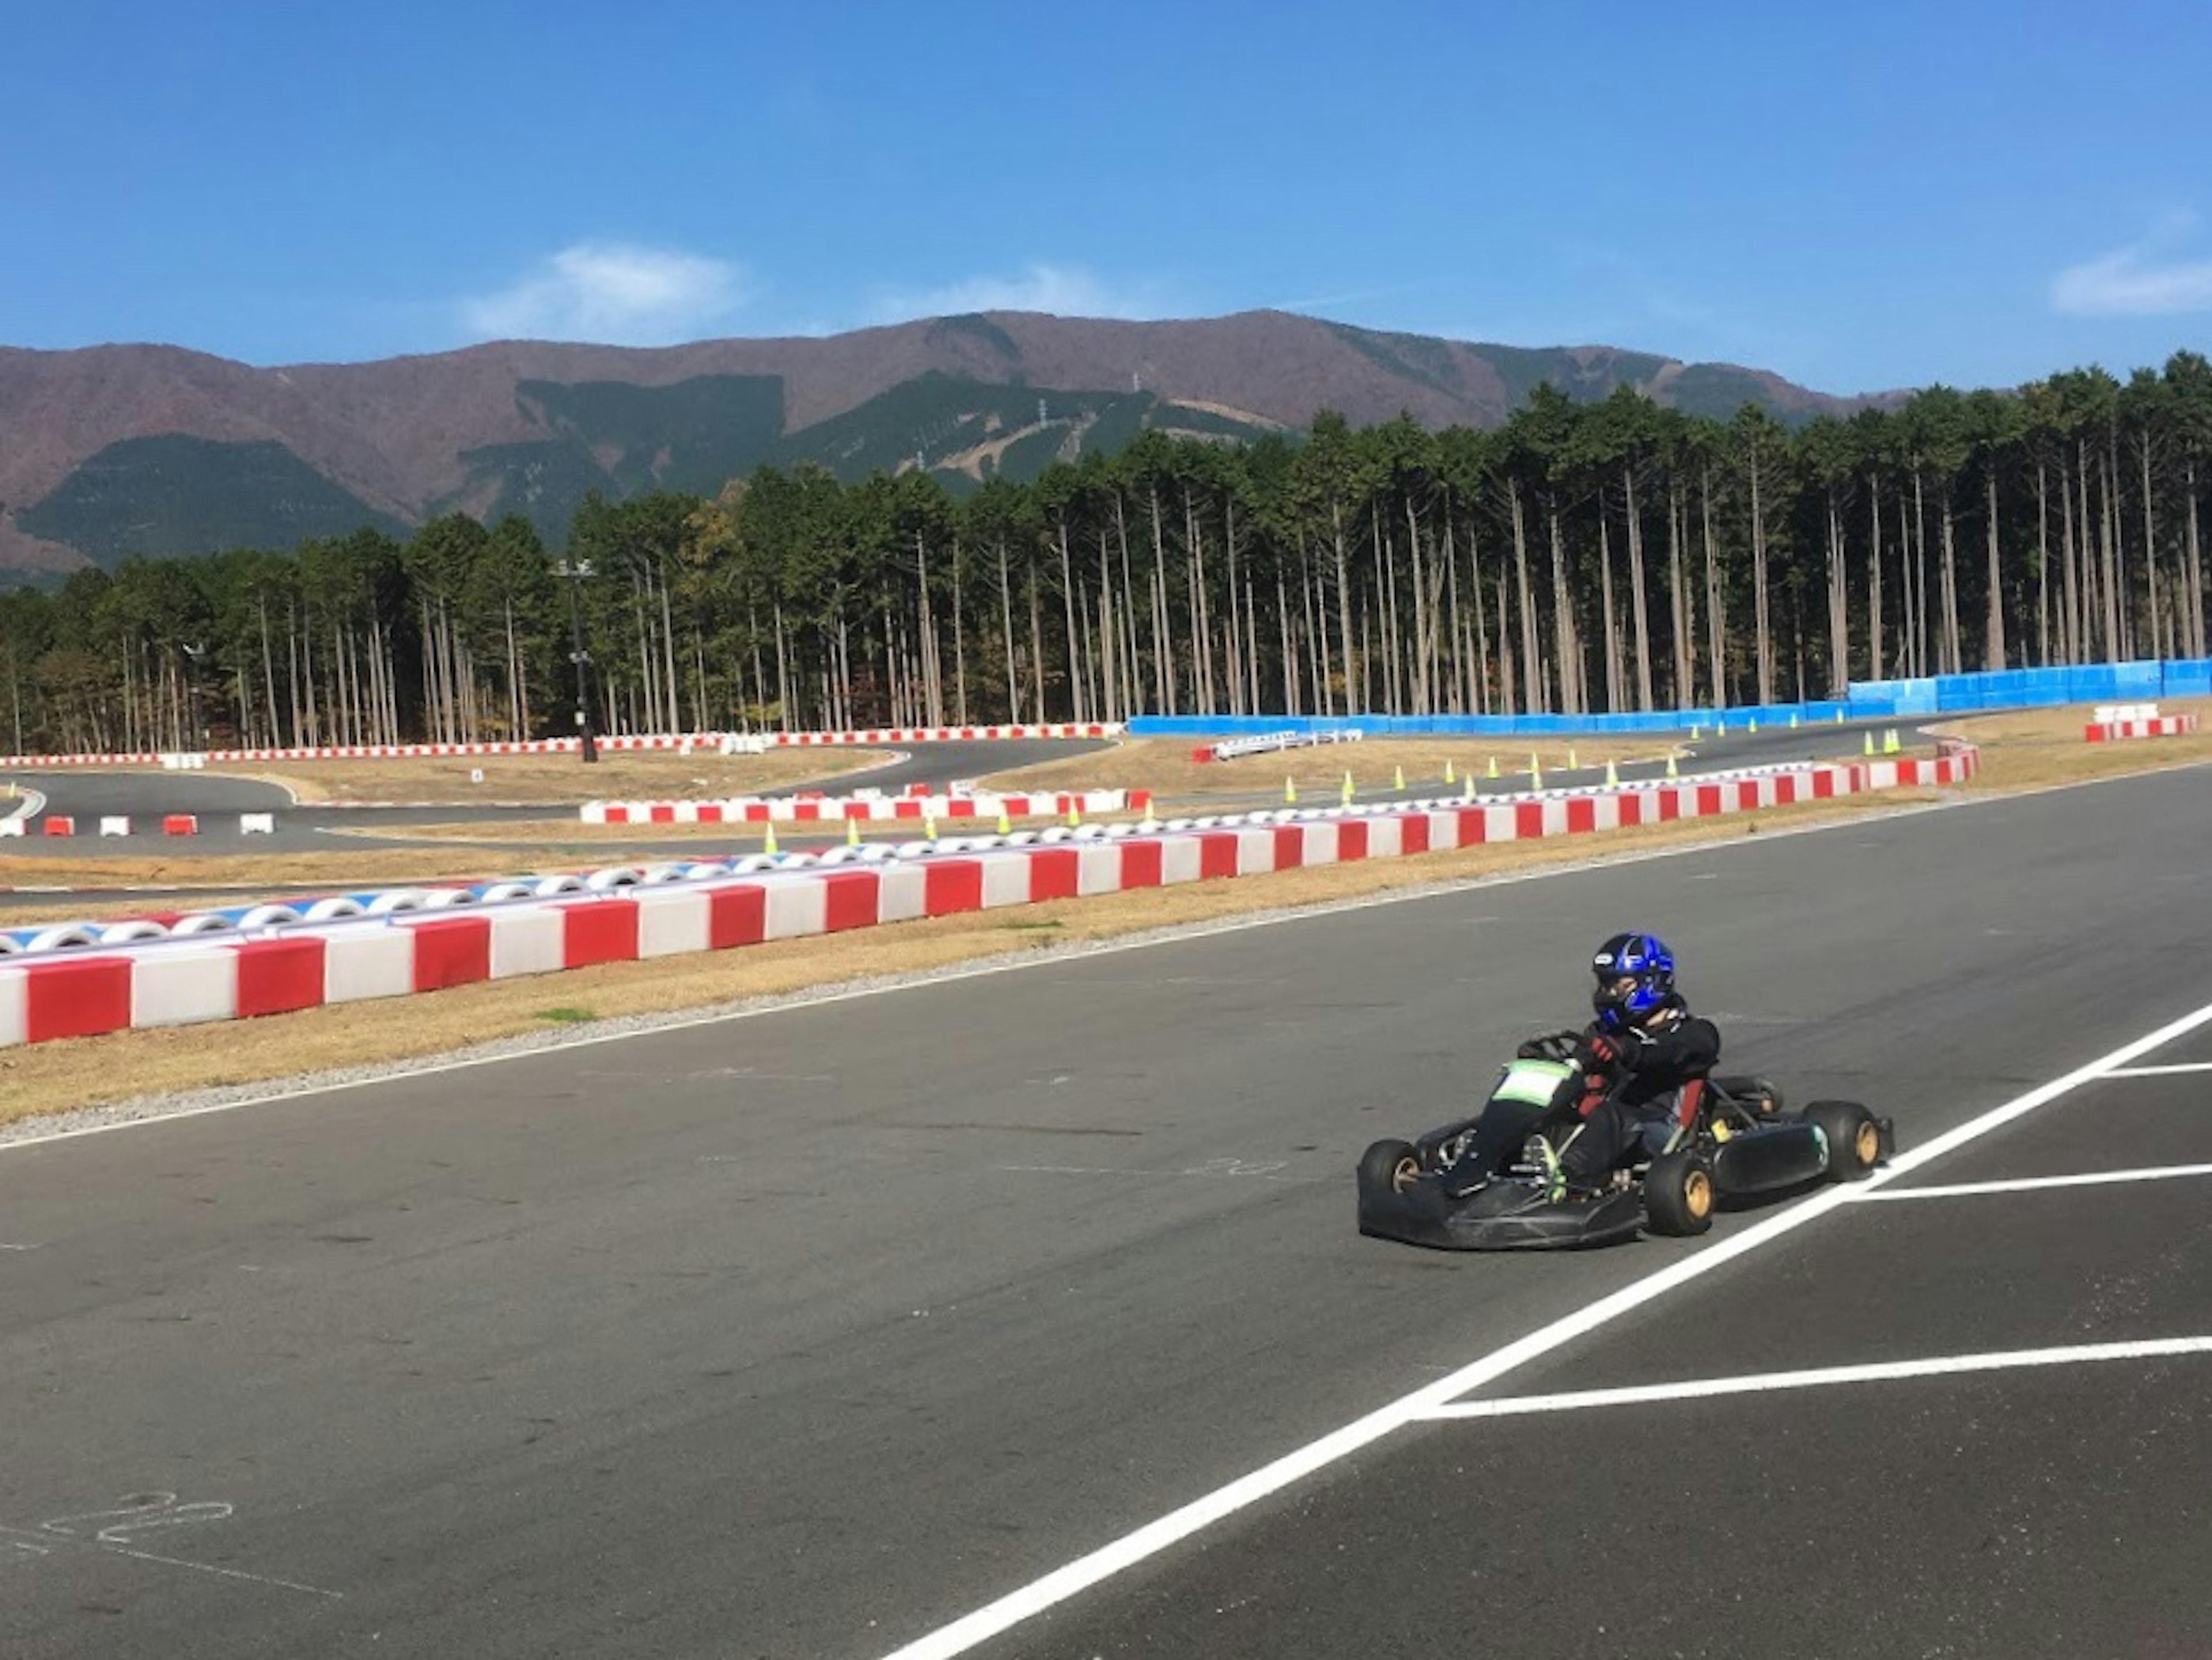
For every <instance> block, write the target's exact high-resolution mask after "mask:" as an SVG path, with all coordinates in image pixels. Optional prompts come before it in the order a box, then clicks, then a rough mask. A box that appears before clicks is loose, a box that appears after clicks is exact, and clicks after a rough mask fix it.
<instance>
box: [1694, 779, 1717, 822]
mask: <svg viewBox="0 0 2212 1660" xmlns="http://www.w3.org/2000/svg"><path fill="white" fill-rule="evenodd" d="M1720 810H1721V787H1720V786H1719V785H1718V784H1700V785H1699V786H1698V816H1699V818H1711V817H1712V816H1713V815H1714V814H1715V813H1717V812H1719V811H1720Z"/></svg>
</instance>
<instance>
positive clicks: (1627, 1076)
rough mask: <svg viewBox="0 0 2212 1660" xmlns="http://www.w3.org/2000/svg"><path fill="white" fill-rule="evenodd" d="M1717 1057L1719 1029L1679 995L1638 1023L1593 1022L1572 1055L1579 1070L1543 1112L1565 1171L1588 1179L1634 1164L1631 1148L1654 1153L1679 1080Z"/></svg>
mask: <svg viewBox="0 0 2212 1660" xmlns="http://www.w3.org/2000/svg"><path fill="white" fill-rule="evenodd" d="M1720 1058H1721V1034H1720V1029H1719V1028H1718V1027H1717V1026H1716V1025H1713V1023H1712V1022H1711V1021H1710V1020H1707V1019H1704V1018H1701V1017H1699V1016H1698V1015H1694V1014H1692V1013H1691V1012H1689V1010H1688V1009H1687V1008H1686V1007H1684V1006H1682V1004H1681V1002H1680V1000H1674V1001H1672V1002H1670V1003H1668V1005H1667V1006H1666V1007H1664V1008H1662V1009H1661V1010H1660V1011H1659V1012H1658V1013H1657V1014H1656V1015H1655V1016H1654V1017H1652V1018H1651V1020H1650V1024H1648V1025H1642V1026H1632V1027H1629V1028H1627V1029H1626V1030H1624V1031H1607V1030H1606V1029H1605V1028H1603V1027H1601V1026H1599V1025H1592V1026H1591V1027H1590V1028H1589V1031H1585V1032H1584V1033H1583V1041H1582V1048H1581V1049H1580V1050H1579V1052H1578V1053H1577V1056H1576V1059H1577V1061H1579V1062H1580V1063H1581V1066H1582V1073H1581V1074H1580V1075H1578V1076H1577V1077H1573V1078H1570V1079H1567V1080H1566V1082H1565V1084H1564V1085H1561V1088H1560V1093H1559V1098H1558V1099H1557V1100H1555V1101H1554V1102H1553V1104H1552V1107H1551V1110H1550V1111H1549V1112H1548V1113H1547V1115H1546V1116H1547V1125H1548V1127H1549V1130H1550V1134H1551V1140H1552V1142H1553V1146H1558V1147H1559V1162H1560V1164H1562V1165H1563V1166H1565V1170H1566V1173H1567V1174H1568V1176H1569V1177H1572V1178H1573V1179H1574V1180H1575V1181H1577V1182H1585V1183H1587V1182H1595V1181H1597V1180H1599V1179H1600V1178H1601V1177H1603V1176H1604V1175H1605V1174H1606V1173H1607V1171H1611V1170H1613V1169H1614V1168H1615V1167H1616V1166H1618V1165H1620V1164H1628V1163H1632V1162H1634V1160H1633V1158H1632V1156H1631V1155H1632V1154H1633V1153H1635V1152H1638V1150H1639V1148H1640V1149H1641V1151H1642V1152H1644V1154H1646V1155H1649V1156H1656V1154H1657V1153H1659V1152H1662V1150H1663V1149H1664V1147H1665V1146H1666V1142H1667V1138H1668V1135H1669V1134H1671V1131H1672V1127H1673V1120H1674V1113H1675V1111H1676V1110H1677V1109H1678V1108H1679V1106H1680V1104H1681V1092H1682V1087H1683V1085H1686V1084H1688V1083H1690V1082H1691V1081H1692V1080H1693V1079H1701V1078H1704V1077H1705V1076H1706V1075H1707V1074H1709V1073H1711V1071H1712V1069H1713V1067H1714V1065H1715V1064H1716V1063H1717V1061H1719V1060H1720ZM1577 1119H1579V1121H1580V1123H1581V1128H1580V1130H1579V1131H1577V1130H1576V1128H1575V1121H1576V1120H1577Z"/></svg>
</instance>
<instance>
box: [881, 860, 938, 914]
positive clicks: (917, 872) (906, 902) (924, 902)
mask: <svg viewBox="0 0 2212 1660" xmlns="http://www.w3.org/2000/svg"><path fill="white" fill-rule="evenodd" d="M928 889H929V874H928V873H927V871H925V870H924V869H923V868H922V867H921V866H920V865H886V866H884V868H883V869H882V870H881V871H879V872H878V873H877V876H876V921H878V922H911V921H915V920H916V919H917V918H919V917H921V916H922V915H926V914H927V911H928V898H927V896H928Z"/></svg>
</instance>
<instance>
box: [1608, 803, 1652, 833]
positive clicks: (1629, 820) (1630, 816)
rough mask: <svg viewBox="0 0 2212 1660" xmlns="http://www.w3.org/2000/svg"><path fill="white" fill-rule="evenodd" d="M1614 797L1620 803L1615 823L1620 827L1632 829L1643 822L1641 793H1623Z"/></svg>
mask: <svg viewBox="0 0 2212 1660" xmlns="http://www.w3.org/2000/svg"><path fill="white" fill-rule="evenodd" d="M1615 799H1616V800H1619V801H1620V818H1618V819H1616V820H1615V821H1614V822H1615V823H1617V824H1619V825H1620V827H1621V829H1623V830H1632V829H1633V828H1634V827H1635V826H1637V825H1638V824H1642V823H1643V822H1644V800H1645V798H1644V797H1643V796H1641V795H1623V796H1619V797H1617V798H1615Z"/></svg>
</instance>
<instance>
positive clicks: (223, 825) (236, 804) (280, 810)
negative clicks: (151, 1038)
mask: <svg viewBox="0 0 2212 1660" xmlns="http://www.w3.org/2000/svg"><path fill="white" fill-rule="evenodd" d="M1108 746H1109V745H1108V744H1107V743H1106V742H1105V741H1104V740H1102V739H1051V738H1013V739H990V740H981V739H979V740H976V741H975V742H971V743H961V742H951V743H943V744H922V745H915V746H914V747H913V749H912V750H911V751H903V752H901V754H900V755H899V757H898V758H897V759H896V760H893V761H890V762H886V763H884V765H882V766H879V767H870V768H867V769H863V770H860V771H857V772H856V771H852V770H846V771H843V772H840V773H835V774H833V775H830V776H828V777H825V778H823V779H820V780H817V781H809V782H805V783H798V784H792V785H789V786H786V787H780V788H779V792H778V793H779V794H795V793H797V792H799V791H801V790H810V789H839V790H848V789H856V788H872V789H880V790H884V791H886V792H892V793H895V792H897V791H902V790H904V789H906V788H907V787H908V786H909V785H913V784H929V785H936V786H942V785H945V784H949V783H951V782H952V781H954V780H956V779H964V778H972V777H975V776H976V775H978V774H979V773H981V772H1001V771H1012V769H1015V768H1017V767H1030V766H1037V765H1040V764H1042V763H1044V762H1048V761H1060V760H1066V758H1067V757H1070V756H1076V755H1082V754H1086V753H1088V752H1089V751H1092V750H1098V749H1104V748H1107V747H1108ZM359 764H360V766H361V769H362V776H363V777H365V778H374V776H375V773H374V768H375V767H376V765H377V763H375V762H374V761H371V760H365V761H362V762H361V763H359ZM823 766H824V767H825V768H831V767H834V766H836V751H834V750H831V751H823ZM576 772H577V794H576V799H575V800H574V801H572V802H570V803H568V805H567V806H566V807H565V808H564V807H563V806H560V805H558V804H544V803H538V804H532V805H510V804H486V805H471V804H468V803H462V804H459V805H455V806H343V805H331V804H314V805H309V806H296V805H295V803H294V801H293V799H292V795H291V793H290V792H289V790H286V789H284V788H283V787H281V786H279V785H276V784H271V783H268V782H265V781H261V780H258V779H252V778H234V777H228V776H226V775H222V774H220V773H210V772H155V771H152V770H150V769H149V770H142V771H125V772H97V771H82V772H80V771H76V770H74V769H68V770H64V769H53V770H51V771H47V770H41V769H35V768H33V769H24V770H19V771H16V772H14V773H10V774H8V775H5V776H0V784H5V783H13V784H15V785H17V786H18V787H21V788H23V789H26V790H36V791H37V792H38V793H39V794H41V795H43V796H44V797H45V798H46V801H45V805H44V806H43V807H42V808H41V809H40V812H38V813H37V814H36V815H33V824H32V833H31V834H30V835H28V836H25V837H24V838H23V839H22V840H21V841H20V842H16V843H15V844H14V849H13V850H14V851H15V852H18V853H27V854H48V855H50V856H54V857H60V856H63V855H67V856H70V857H74V858H83V857H85V856H87V855H88V854H89V855H91V856H94V857H99V856H101V855H111V856H114V857H118V858H120V857H125V856H129V855H131V854H134V853H135V854H141V855H143V853H144V850H145V846H146V842H147V840H148V839H149V837H150V838H151V839H152V840H154V841H155V842H156V843H157V844H158V845H160V846H161V849H162V851H163V852H164V853H165V854H177V855H180V856H186V857H190V856H194V855H200V856H206V855H213V854H233V855H234V854H240V853H267V852H272V851H273V852H279V853H299V852H330V851H347V850H352V851H358V850H359V849H360V848H361V847H362V838H363V836H373V837H374V838H375V840H376V841H377V842H379V843H380V844H396V845H398V846H402V847H408V846H421V845H424V844H423V843H422V842H421V840H420V839H419V838H418V839H417V840H416V841H413V842H410V841H409V840H408V839H407V836H406V833H405V832H406V827H407V826H409V825H410V824H499V823H501V822H502V821H504V822H511V823H514V822H522V821H532V822H539V821H543V820H544V819H546V818H558V817H560V816H561V814H562V812H564V811H567V812H573V811H574V808H575V807H576V806H578V805H579V804H580V803H581V802H583V801H584V800H586V799H588V798H589V796H590V795H591V794H592V787H591V786H592V775H591V774H590V773H589V772H588V771H586V769H585V768H584V766H583V764H582V763H578V764H577V768H576ZM241 812H266V813H270V815H271V816H272V818H273V819H274V829H273V830H272V831H271V833H270V834H268V835H261V834H258V833H257V834H255V835H252V836H242V835H241V834H240V831H239V828H238V821H237V819H236V818H235V816H234V815H236V814H238V813H241ZM168 813H194V814H197V815H199V816H200V818H201V820H202V823H201V824H200V827H199V834H198V835H197V836H191V837H189V838H186V837H178V838H174V839H170V838H165V837H163V836H161V818H163V816H164V815H166V814H168ZM55 815H64V816H69V817H72V818H75V819H76V827H77V833H76V835H75V836H70V837H67V838H54V839H52V840H49V839H48V838H46V837H45V836H40V835H39V834H38V831H37V826H36V822H35V821H36V820H37V819H39V818H47V817H52V816H55ZM103 817H116V818H130V819H131V820H132V824H133V829H134V830H136V832H137V834H136V835H135V836H129V837H113V838H103V837H100V836H96V835H94V831H95V830H97V828H98V824H99V821H100V818H103ZM541 845H542V844H541ZM691 846H692V850H693V851H694V852H695V853H696V851H697V848H698V844H697V843H696V842H694V843H692V844H691Z"/></svg>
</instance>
